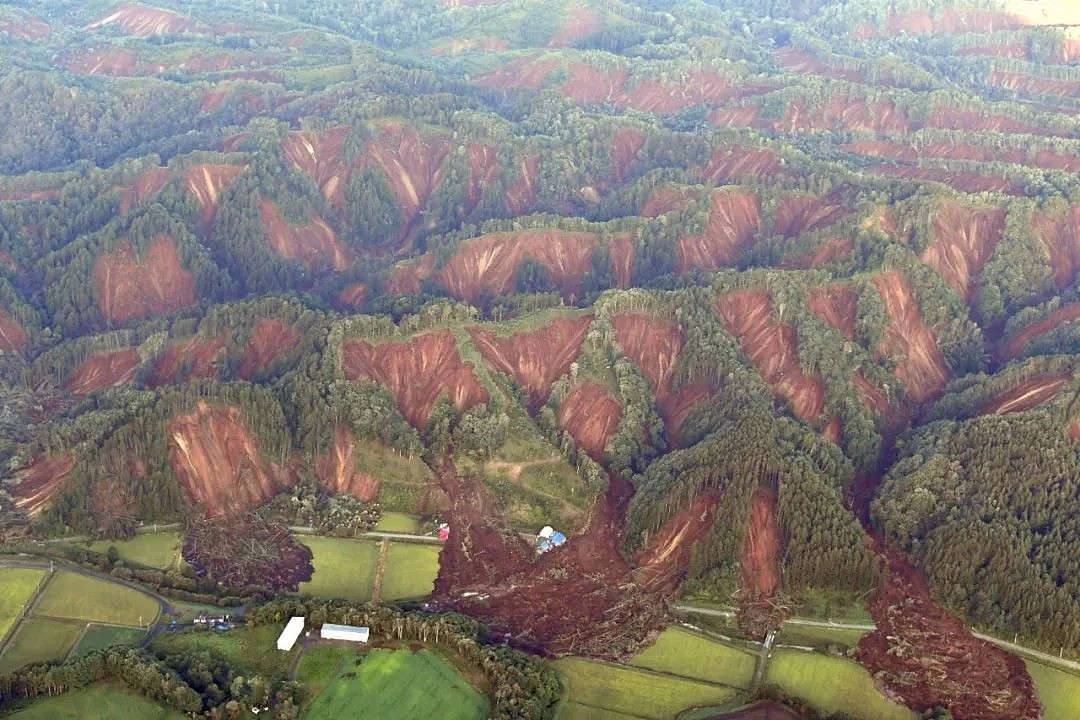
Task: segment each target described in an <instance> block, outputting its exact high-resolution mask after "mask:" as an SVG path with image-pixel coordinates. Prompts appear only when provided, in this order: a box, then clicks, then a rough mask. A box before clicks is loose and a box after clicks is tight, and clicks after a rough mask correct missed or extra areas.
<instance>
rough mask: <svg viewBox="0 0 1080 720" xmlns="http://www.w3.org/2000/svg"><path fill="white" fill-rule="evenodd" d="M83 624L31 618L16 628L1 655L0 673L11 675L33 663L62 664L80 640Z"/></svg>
mask: <svg viewBox="0 0 1080 720" xmlns="http://www.w3.org/2000/svg"><path fill="white" fill-rule="evenodd" d="M82 630H83V623H80V622H73V621H70V620H52V619H48V618H37V617H35V618H30V619H29V620H27V621H26V622H25V623H23V624H22V625H21V626H20V627H19V631H18V632H17V633H15V637H13V638H12V639H11V642H10V643H9V644H8V646H7V648H6V649H5V650H4V654H3V655H0V672H10V671H12V670H16V669H18V668H21V667H22V666H23V665H29V664H31V663H36V662H46V661H50V660H63V659H64V658H65V657H67V654H68V652H70V651H71V646H72V645H74V644H75V641H76V640H78V639H79V634H80V633H81V632H82Z"/></svg>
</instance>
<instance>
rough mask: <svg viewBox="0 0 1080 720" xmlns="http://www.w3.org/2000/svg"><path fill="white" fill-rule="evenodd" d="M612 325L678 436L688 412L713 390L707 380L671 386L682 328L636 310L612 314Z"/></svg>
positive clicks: (671, 431) (671, 432) (672, 434)
mask: <svg viewBox="0 0 1080 720" xmlns="http://www.w3.org/2000/svg"><path fill="white" fill-rule="evenodd" d="M612 324H613V325H614V326H615V339H616V340H617V341H618V342H619V346H620V347H622V351H623V354H625V355H626V357H627V358H629V359H630V361H631V362H633V363H634V364H635V365H637V367H638V368H639V369H640V370H641V374H642V375H644V376H645V379H646V380H648V382H649V385H650V386H651V387H652V391H653V396H654V397H655V399H656V406H657V408H658V409H659V411H660V417H661V418H663V420H664V426H665V427H666V428H667V432H668V434H669V436H670V437H671V438H673V439H674V438H677V437H678V434H679V428H680V427H681V426H682V422H683V420H685V419H686V415H687V413H689V412H690V410H691V409H692V408H693V407H694V405H696V404H697V403H699V402H701V401H702V400H704V399H706V398H707V397H708V396H709V394H710V393H711V391H712V387H711V386H710V385H709V384H708V383H706V382H696V383H690V384H688V385H683V386H681V387H679V388H675V387H674V386H675V383H676V378H675V369H676V366H677V365H678V361H679V353H681V352H682V349H683V345H684V344H685V342H686V338H685V337H684V336H683V332H682V329H681V328H680V327H679V326H678V325H677V324H676V323H674V322H671V321H664V320H657V319H655V318H652V317H650V316H648V315H642V314H637V313H622V314H619V315H615V316H614V317H613V318H612Z"/></svg>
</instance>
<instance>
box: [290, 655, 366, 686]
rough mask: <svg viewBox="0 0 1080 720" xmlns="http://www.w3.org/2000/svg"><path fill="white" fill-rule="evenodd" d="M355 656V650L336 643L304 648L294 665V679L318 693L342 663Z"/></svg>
mask: <svg viewBox="0 0 1080 720" xmlns="http://www.w3.org/2000/svg"><path fill="white" fill-rule="evenodd" d="M354 657H356V650H354V649H352V648H347V647H340V646H338V645H316V646H315V647H313V648H310V649H309V650H306V651H305V652H304V654H303V655H302V656H301V657H300V662H299V664H297V666H296V680H297V682H300V683H303V684H304V685H307V686H308V687H310V688H311V689H312V692H313V693H315V694H318V693H319V691H320V690H322V688H324V687H325V686H326V685H327V683H329V682H330V681H331V680H333V679H334V676H335V675H337V673H338V669H339V668H340V667H341V666H342V664H343V663H345V662H347V661H349V660H351V659H352V658H354Z"/></svg>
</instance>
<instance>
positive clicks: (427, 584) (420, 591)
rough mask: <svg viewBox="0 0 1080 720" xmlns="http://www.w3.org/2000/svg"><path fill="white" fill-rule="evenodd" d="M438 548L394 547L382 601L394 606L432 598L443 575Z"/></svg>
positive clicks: (387, 557) (384, 574)
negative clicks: (440, 568)
mask: <svg viewBox="0 0 1080 720" xmlns="http://www.w3.org/2000/svg"><path fill="white" fill-rule="evenodd" d="M441 550H442V548H441V547H439V546H437V545H419V544H413V543H391V544H390V549H389V551H388V552H387V556H386V567H385V569H384V570H383V582H382V600H383V601H384V602H393V601H395V600H407V599H414V598H423V597H427V596H428V595H430V594H431V591H432V589H433V587H434V585H435V577H436V576H437V575H438V574H439V552H440V551H441Z"/></svg>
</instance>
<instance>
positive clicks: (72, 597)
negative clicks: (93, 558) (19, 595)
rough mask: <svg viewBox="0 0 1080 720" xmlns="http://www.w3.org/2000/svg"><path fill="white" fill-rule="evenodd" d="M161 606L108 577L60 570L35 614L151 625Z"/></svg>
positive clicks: (88, 620)
mask: <svg viewBox="0 0 1080 720" xmlns="http://www.w3.org/2000/svg"><path fill="white" fill-rule="evenodd" d="M160 610H161V608H160V607H159V606H158V604H157V602H156V601H154V599H153V598H151V597H148V596H146V595H143V594H142V593H140V592H138V591H136V590H132V589H131V588H128V587H125V586H123V585H117V584H116V583H111V582H108V581H106V580H98V579H97V578H92V577H87V576H86V575H79V574H77V573H70V572H60V573H57V575H56V577H54V578H53V579H52V580H51V581H50V582H49V585H48V587H46V588H45V592H44V594H42V596H41V602H39V603H38V605H37V607H36V608H34V615H37V616H44V617H50V618H65V619H71V620H83V621H84V622H96V623H106V624H109V625H126V626H128V627H137V626H139V624H140V619H141V620H142V623H141V624H142V625H143V626H144V627H145V626H149V625H151V624H153V622H154V620H156V619H157V616H158V613H159V612H160Z"/></svg>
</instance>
